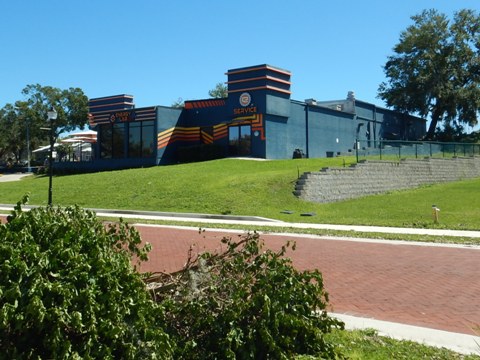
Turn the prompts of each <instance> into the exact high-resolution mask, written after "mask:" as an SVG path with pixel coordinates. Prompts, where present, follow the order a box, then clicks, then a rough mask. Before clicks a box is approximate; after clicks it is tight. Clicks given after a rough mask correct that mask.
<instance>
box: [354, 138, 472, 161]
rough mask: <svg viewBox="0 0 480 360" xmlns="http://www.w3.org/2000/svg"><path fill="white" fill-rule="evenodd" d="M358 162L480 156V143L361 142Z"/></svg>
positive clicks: (358, 146) (357, 147) (359, 143)
mask: <svg viewBox="0 0 480 360" xmlns="http://www.w3.org/2000/svg"><path fill="white" fill-rule="evenodd" d="M355 156H356V158H357V162H358V161H359V160H364V159H380V160H389V159H402V158H423V157H432V158H451V157H457V156H464V157H471V156H480V144H479V143H452V142H435V141H401V140H379V141H368V140H359V141H357V143H356V146H355Z"/></svg>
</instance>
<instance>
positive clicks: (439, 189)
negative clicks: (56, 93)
mask: <svg viewBox="0 0 480 360" xmlns="http://www.w3.org/2000/svg"><path fill="white" fill-rule="evenodd" d="M354 160H355V159H354V157H347V158H331V159H295V160H276V161H247V160H238V159H222V160H216V161H209V162H203V163H194V164H184V165H174V166H158V167H152V168H145V169H132V170H122V171H111V172H101V173H94V174H84V175H70V176H55V177H54V179H53V201H54V204H58V205H69V204H78V205H80V206H83V207H90V208H109V209H132V210H153V211H174V212H197V213H211V214H234V215H255V216H263V217H268V218H274V219H279V220H284V221H291V222H314V223H336V224H357V225H383V226H408V227H437V228H451V229H475V230H478V229H479V228H480V194H479V189H480V179H475V180H465V181H460V182H455V183H448V184H440V185H431V186H424V187H422V188H418V189H414V190H408V191H397V192H391V193H388V194H385V195H375V196H369V197H365V198H361V199H356V200H350V201H343V202H339V203H332V204H316V203H311V202H306V201H302V200H299V199H297V198H296V197H295V196H294V195H293V194H292V192H293V190H294V186H295V181H296V179H297V176H298V174H299V173H300V174H301V173H303V172H305V171H318V170H319V169H321V168H322V167H327V166H343V164H344V162H345V164H346V165H347V166H348V165H349V164H350V163H353V162H354ZM47 188H48V178H47V177H31V178H26V179H23V180H22V181H19V182H6V183H0V203H16V202H17V201H18V200H19V199H20V198H21V197H22V195H23V194H25V193H26V192H29V193H30V203H31V204H33V205H45V204H46V202H47ZM433 204H435V205H437V206H438V207H439V208H440V209H441V211H440V223H439V224H438V225H434V224H433V221H432V215H431V207H432V205H433ZM283 210H290V211H293V214H291V215H287V214H282V213H281V212H282V211H283ZM307 212H308V213H311V212H313V213H315V214H316V216H312V217H307V216H301V215H300V214H301V213H307Z"/></svg>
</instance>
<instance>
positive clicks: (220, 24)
mask: <svg viewBox="0 0 480 360" xmlns="http://www.w3.org/2000/svg"><path fill="white" fill-rule="evenodd" d="M430 8H435V9H437V10H439V11H440V12H443V13H445V14H447V15H448V16H451V15H452V14H453V13H454V12H455V11H457V10H460V9H462V8H469V9H475V10H477V11H480V1H478V0H455V1H452V0H435V1H433V0H403V1H390V0H383V1H381V0H378V1H373V0H363V1H358V0H352V1H341V0H337V1H321V0H317V1H314V0H305V1H302V0H298V1H292V0H290V1H284V0H278V1H273V0H264V1H261V0H255V1H253V0H243V1H228V0H223V1H217V0H208V1H203V2H201V1H193V0H185V1H181V0H177V1H162V0H137V1H132V0H130V1H124V0H97V1H94V0H42V1H40V0H1V1H0V14H2V21H1V22H0V54H1V67H0V84H1V85H0V107H3V106H4V105H5V104H6V103H12V102H14V101H16V100H21V99H22V94H21V90H22V89H23V88H24V87H25V86H26V85H28V84H35V83H39V84H41V85H50V86H55V87H59V88H62V89H64V88H69V87H80V88H81V89H82V90H83V91H84V92H85V94H86V95H87V96H88V97H90V98H93V97H100V96H108V95H116V94H122V93H126V94H130V95H133V96H134V97H135V104H136V106H137V107H142V106H150V105H167V106H169V105H171V104H172V103H173V102H174V101H176V100H177V99H178V98H183V99H184V100H188V99H202V98H207V97H208V90H210V89H212V88H214V87H215V84H216V83H218V82H225V81H226V76H225V72H226V71H227V70H228V69H233V68H238V67H244V66H251V65H257V64H265V63H266V64H270V65H273V66H277V67H280V68H284V69H287V70H290V71H291V72H292V92H293V94H292V98H293V99H295V100H304V99H306V98H316V99H318V100H331V99H343V98H345V97H346V96H347V92H348V91H349V90H353V91H355V94H356V97H357V98H358V99H361V100H364V101H368V102H372V103H375V104H377V105H379V106H384V104H383V103H382V101H381V100H380V99H378V98H377V97H376V96H377V89H378V85H379V84H380V83H381V82H382V81H384V73H383V70H382V66H383V65H384V64H385V62H386V59H387V56H388V55H391V54H392V48H393V46H394V45H395V44H396V43H397V42H398V40H399V35H400V32H401V31H402V30H404V29H406V27H407V26H408V25H410V24H411V23H412V21H411V19H410V17H411V16H412V15H415V14H418V13H420V12H421V11H422V10H423V9H430Z"/></svg>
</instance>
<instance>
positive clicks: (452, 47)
mask: <svg viewBox="0 0 480 360" xmlns="http://www.w3.org/2000/svg"><path fill="white" fill-rule="evenodd" d="M412 20H413V22H414V23H413V25H411V26H409V27H408V28H407V29H406V30H405V31H403V32H402V33H401V35H400V41H399V43H398V44H397V45H395V47H394V48H393V51H394V54H393V55H391V56H389V57H388V60H387V62H386V64H385V66H384V71H385V75H386V78H387V80H386V81H385V82H383V83H382V84H380V87H379V90H378V95H379V97H380V98H381V99H383V100H385V101H386V103H387V106H389V107H393V108H394V109H396V110H398V111H403V112H410V113H416V114H418V115H420V116H421V117H424V118H428V117H430V120H431V122H430V126H429V129H428V132H427V138H428V139H432V138H433V137H434V134H435V129H436V127H437V125H439V124H440V123H442V122H444V123H445V124H450V123H452V122H458V123H463V124H467V125H470V126H474V125H476V124H477V123H478V116H479V112H480V16H479V14H478V13H476V12H475V11H473V10H465V9H464V10H461V11H458V12H456V13H455V14H454V16H453V19H452V20H451V21H450V20H449V19H448V18H447V16H446V15H445V14H441V13H439V12H438V11H436V10H425V11H423V12H422V13H421V14H419V15H415V16H412Z"/></svg>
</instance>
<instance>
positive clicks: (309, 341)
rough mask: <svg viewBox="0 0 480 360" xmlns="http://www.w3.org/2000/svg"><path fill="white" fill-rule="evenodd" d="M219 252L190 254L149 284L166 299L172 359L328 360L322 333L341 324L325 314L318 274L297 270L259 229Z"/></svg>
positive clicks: (331, 350) (328, 347)
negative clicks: (267, 244) (304, 357)
mask: <svg viewBox="0 0 480 360" xmlns="http://www.w3.org/2000/svg"><path fill="white" fill-rule="evenodd" d="M222 241H223V243H224V244H225V245H226V247H227V249H226V251H225V252H224V253H221V254H212V253H204V254H201V255H199V256H198V257H193V256H192V255H191V256H190V257H189V261H188V262H187V265H186V266H185V268H184V269H183V270H182V271H180V272H178V273H176V274H168V275H158V276H152V277H151V278H150V279H149V283H150V284H149V285H150V286H149V287H150V288H151V289H152V291H153V293H154V296H155V297H156V299H157V301H160V302H162V303H163V304H165V306H166V308H167V309H168V311H167V314H166V316H167V321H168V323H169V333H170V334H171V335H172V336H174V337H175V338H176V340H177V345H178V347H177V353H176V354H175V357H177V358H188V359H290V358H292V357H293V356H294V355H296V354H315V355H317V356H322V358H335V356H336V355H337V354H336V352H335V348H334V346H333V345H332V344H330V343H328V342H327V341H326V340H325V337H324V335H325V334H326V333H329V332H330V331H331V330H332V329H334V328H343V324H342V323H341V322H339V321H338V320H335V319H332V318H330V317H328V316H327V314H326V312H325V307H326V305H327V301H328V296H327V293H326V292H325V291H324V289H323V279H322V275H321V274H320V272H318V271H316V270H315V271H305V272H299V271H297V270H295V268H294V267H293V266H292V263H291V261H290V259H288V258H285V257H284V255H285V252H286V250H287V248H288V247H289V245H288V244H287V245H286V246H284V247H282V249H281V250H280V251H279V252H273V251H271V250H265V249H264V248H263V242H262V241H260V239H259V237H258V234H249V235H248V236H246V237H244V238H243V239H241V241H238V242H236V241H232V240H231V239H223V240H222Z"/></svg>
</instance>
